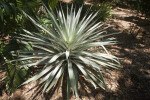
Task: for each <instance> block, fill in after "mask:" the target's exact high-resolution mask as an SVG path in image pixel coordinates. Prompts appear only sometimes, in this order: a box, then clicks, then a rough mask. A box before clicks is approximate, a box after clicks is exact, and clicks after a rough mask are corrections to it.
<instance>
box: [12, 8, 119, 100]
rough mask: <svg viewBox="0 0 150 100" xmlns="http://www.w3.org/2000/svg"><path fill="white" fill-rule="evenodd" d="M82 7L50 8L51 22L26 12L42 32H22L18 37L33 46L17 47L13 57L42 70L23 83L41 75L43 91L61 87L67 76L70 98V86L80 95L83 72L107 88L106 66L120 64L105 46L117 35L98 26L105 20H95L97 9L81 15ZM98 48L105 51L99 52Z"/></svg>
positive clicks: (100, 85) (97, 83) (94, 81)
mask: <svg viewBox="0 0 150 100" xmlns="http://www.w3.org/2000/svg"><path fill="white" fill-rule="evenodd" d="M81 11H82V7H81V8H79V10H78V11H76V10H75V9H74V8H73V6H72V7H71V9H69V8H67V14H66V15H65V14H64V12H63V10H57V14H56V15H55V14H54V12H53V11H52V10H48V9H47V12H48V14H49V16H48V17H49V18H48V19H51V25H44V24H42V23H39V22H38V21H37V20H34V19H33V18H31V17H30V16H29V15H27V14H26V13H25V12H24V14H25V16H26V17H27V18H29V19H30V20H31V22H32V23H33V24H34V25H35V26H36V27H37V29H38V30H39V32H30V31H28V30H26V29H23V31H24V33H25V34H20V37H18V39H19V41H20V42H21V43H23V44H26V45H31V46H32V47H33V48H34V50H29V51H24V50H19V51H16V54H17V55H16V56H18V57H19V58H18V59H16V60H13V61H16V62H17V63H18V64H19V63H20V62H22V61H26V62H29V63H26V64H23V65H26V66H28V67H33V66H38V67H40V68H42V70H41V71H40V72H39V73H38V74H36V75H35V76H33V77H31V78H30V79H28V80H27V81H26V82H24V83H23V84H27V83H30V82H34V81H36V80H39V79H40V80H39V83H38V84H39V85H42V86H43V92H48V91H49V90H51V89H52V87H54V86H55V85H56V84H57V83H58V84H57V90H59V88H60V87H61V86H62V83H63V79H66V84H65V85H66V86H67V99H69V94H70V90H71V89H72V91H73V92H74V93H75V95H76V98H79V95H78V77H79V75H84V76H85V78H87V79H88V81H89V82H91V83H92V84H93V85H94V87H95V88H96V87H97V86H99V87H101V88H103V89H105V88H106V85H105V82H104V79H103V74H102V72H106V73H109V72H108V71H107V68H116V69H117V68H118V67H120V65H119V62H118V61H117V57H115V56H113V55H111V54H109V53H108V51H107V50H106V48H105V47H104V46H106V45H111V44H115V43H116V42H115V41H114V38H107V36H110V35H112V34H105V33H106V31H105V28H103V29H101V30H100V29H99V28H100V27H101V26H102V25H103V23H101V22H98V23H97V22H96V21H95V20H94V18H95V17H96V16H97V14H98V13H95V14H90V15H89V14H86V15H85V16H84V17H82V18H81V17H80V15H81ZM40 22H41V21H40ZM104 38H105V39H104ZM95 47H97V48H95ZM99 49H100V50H103V52H101V53H100V52H96V51H97V50H99ZM106 52H107V53H106ZM13 61H12V62H13Z"/></svg>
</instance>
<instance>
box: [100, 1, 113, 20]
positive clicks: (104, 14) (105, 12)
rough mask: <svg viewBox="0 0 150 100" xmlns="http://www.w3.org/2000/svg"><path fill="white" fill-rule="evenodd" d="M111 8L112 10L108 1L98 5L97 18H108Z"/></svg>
mask: <svg viewBox="0 0 150 100" xmlns="http://www.w3.org/2000/svg"><path fill="white" fill-rule="evenodd" d="M111 10H112V7H111V5H110V4H109V3H107V2H103V3H101V5H100V6H99V10H98V11H99V13H98V17H99V19H100V20H103V21H106V20H107V19H109V18H110V17H111Z"/></svg>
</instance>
